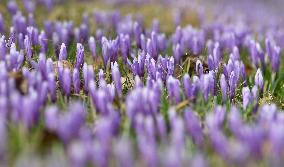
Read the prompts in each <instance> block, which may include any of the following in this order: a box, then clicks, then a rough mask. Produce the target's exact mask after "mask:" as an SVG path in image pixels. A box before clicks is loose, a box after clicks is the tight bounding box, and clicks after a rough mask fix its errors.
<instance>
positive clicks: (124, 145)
mask: <svg viewBox="0 0 284 167" xmlns="http://www.w3.org/2000/svg"><path fill="white" fill-rule="evenodd" d="M114 147H115V148H114V153H115V156H116V161H117V162H118V166H119V167H132V166H133V165H134V162H133V160H134V159H133V151H132V144H131V141H129V139H128V138H126V137H122V138H121V139H119V140H118V141H117V143H116V144H115V146H114Z"/></svg>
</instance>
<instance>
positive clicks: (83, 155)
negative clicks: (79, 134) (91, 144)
mask: <svg viewBox="0 0 284 167" xmlns="http://www.w3.org/2000/svg"><path fill="white" fill-rule="evenodd" d="M85 145H86V144H84V143H83V142H82V141H74V142H72V143H71V144H70V145H69V148H68V150H67V153H68V156H69V158H70V161H71V164H72V165H71V166H72V167H84V166H86V164H87V162H88V152H87V146H85Z"/></svg>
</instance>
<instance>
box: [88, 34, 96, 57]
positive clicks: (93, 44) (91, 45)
mask: <svg viewBox="0 0 284 167" xmlns="http://www.w3.org/2000/svg"><path fill="white" fill-rule="evenodd" d="M89 49H90V51H91V54H92V57H93V59H95V58H96V56H97V53H96V52H97V47H96V40H95V38H94V37H93V36H92V37H90V38H89Z"/></svg>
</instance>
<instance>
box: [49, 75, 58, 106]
mask: <svg viewBox="0 0 284 167" xmlns="http://www.w3.org/2000/svg"><path fill="white" fill-rule="evenodd" d="M47 80H48V89H49V92H50V98H51V101H52V102H55V101H56V99H57V96H56V79H55V76H54V74H53V73H49V74H48V78H47Z"/></svg>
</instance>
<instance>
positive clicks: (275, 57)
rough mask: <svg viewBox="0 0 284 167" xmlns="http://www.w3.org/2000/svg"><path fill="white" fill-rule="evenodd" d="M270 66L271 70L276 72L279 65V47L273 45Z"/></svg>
mask: <svg viewBox="0 0 284 167" xmlns="http://www.w3.org/2000/svg"><path fill="white" fill-rule="evenodd" d="M270 60H271V66H272V70H273V72H275V73H276V72H278V70H279V66H280V61H281V60H280V47H278V46H274V47H273V49H272V56H271V59H270Z"/></svg>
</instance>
